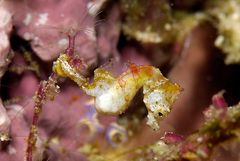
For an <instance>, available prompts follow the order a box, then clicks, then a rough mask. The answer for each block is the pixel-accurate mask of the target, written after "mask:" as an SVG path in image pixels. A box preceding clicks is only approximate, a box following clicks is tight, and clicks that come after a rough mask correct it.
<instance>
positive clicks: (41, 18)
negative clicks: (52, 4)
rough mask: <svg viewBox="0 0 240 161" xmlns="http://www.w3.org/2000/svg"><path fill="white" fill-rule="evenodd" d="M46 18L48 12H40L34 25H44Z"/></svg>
mask: <svg viewBox="0 0 240 161" xmlns="http://www.w3.org/2000/svg"><path fill="white" fill-rule="evenodd" d="M47 20H48V13H41V14H39V19H38V21H37V22H36V24H35V25H36V26H39V25H44V24H46V22H47Z"/></svg>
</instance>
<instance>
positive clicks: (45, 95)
mask: <svg viewBox="0 0 240 161" xmlns="http://www.w3.org/2000/svg"><path fill="white" fill-rule="evenodd" d="M57 79H58V75H57V74H56V73H52V74H51V75H50V77H49V78H48V80H47V81H42V82H40V85H39V87H38V90H37V92H36V94H35V97H34V103H35V105H34V114H33V119H32V124H31V127H30V132H29V135H28V140H27V143H28V145H27V155H26V160H27V161H32V158H33V151H34V150H35V146H36V142H37V133H38V130H37V124H38V120H39V116H40V113H41V112H42V106H43V104H44V102H45V101H46V100H48V99H50V100H53V99H54V97H55V95H56V93H58V92H59V87H58V86H57V85H56V83H57Z"/></svg>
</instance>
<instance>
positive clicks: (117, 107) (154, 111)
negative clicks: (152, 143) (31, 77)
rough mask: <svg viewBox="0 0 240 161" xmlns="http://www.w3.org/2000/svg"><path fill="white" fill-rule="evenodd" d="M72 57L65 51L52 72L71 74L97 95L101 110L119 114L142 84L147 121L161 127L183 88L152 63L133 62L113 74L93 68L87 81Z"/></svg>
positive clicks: (66, 75) (87, 92) (81, 84)
mask: <svg viewBox="0 0 240 161" xmlns="http://www.w3.org/2000/svg"><path fill="white" fill-rule="evenodd" d="M70 60H71V58H70V56H69V55H67V54H65V53H63V54H61V55H60V57H59V58H58V59H57V60H56V61H55V62H54V65H53V71H55V72H56V73H57V74H58V75H59V76H62V77H68V78H70V79H71V80H73V81H74V82H76V83H77V84H78V86H79V87H80V88H81V89H82V90H83V91H84V92H85V93H86V94H88V95H90V96H93V97H94V98H95V107H96V109H97V111H98V112H102V113H105V114H113V115H118V114H121V113H123V112H124V111H125V110H126V109H127V108H128V106H129V105H130V103H131V101H132V99H133V98H134V96H135V95H136V93H137V92H138V91H139V89H140V88H142V87H143V94H144V99H143V101H144V103H145V105H146V108H147V110H148V116H147V118H148V121H147V124H148V125H150V126H151V127H152V128H153V129H159V125H158V121H159V119H161V118H163V117H165V116H166V115H167V114H168V113H169V112H170V110H171V106H172V104H173V103H174V102H175V100H176V99H177V97H178V95H179V94H180V91H181V87H180V86H179V85H178V84H176V83H172V82H171V81H170V80H168V79H167V78H165V77H164V76H163V75H162V73H161V72H160V70H159V69H158V68H155V67H153V66H150V65H141V66H137V65H135V64H130V65H129V68H128V69H127V71H125V72H124V73H122V74H121V75H119V76H118V77H114V76H113V75H112V74H111V73H110V72H108V71H106V70H105V69H103V68H97V69H96V70H95V71H94V80H93V82H92V83H90V82H89V81H88V79H87V78H85V77H84V76H83V75H82V74H80V73H79V72H78V70H77V68H76V67H75V66H74V65H72V64H71V63H70Z"/></svg>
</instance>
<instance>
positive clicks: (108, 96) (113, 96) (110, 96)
mask: <svg viewBox="0 0 240 161" xmlns="http://www.w3.org/2000/svg"><path fill="white" fill-rule="evenodd" d="M125 102H126V101H125V98H124V93H123V91H122V90H121V88H117V87H116V86H113V87H112V88H110V89H109V90H108V91H106V93H104V94H102V95H101V96H99V97H97V98H96V108H97V109H98V110H99V111H102V112H105V113H121V111H123V110H124V109H122V108H124V107H125V106H124V105H125Z"/></svg>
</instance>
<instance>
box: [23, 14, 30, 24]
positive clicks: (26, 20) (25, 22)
mask: <svg viewBox="0 0 240 161" xmlns="http://www.w3.org/2000/svg"><path fill="white" fill-rule="evenodd" d="M31 20H32V15H31V13H28V14H27V15H26V17H25V18H24V20H23V23H24V25H26V26H28V25H29V24H30V22H31Z"/></svg>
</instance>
